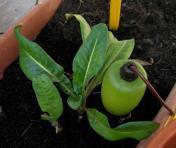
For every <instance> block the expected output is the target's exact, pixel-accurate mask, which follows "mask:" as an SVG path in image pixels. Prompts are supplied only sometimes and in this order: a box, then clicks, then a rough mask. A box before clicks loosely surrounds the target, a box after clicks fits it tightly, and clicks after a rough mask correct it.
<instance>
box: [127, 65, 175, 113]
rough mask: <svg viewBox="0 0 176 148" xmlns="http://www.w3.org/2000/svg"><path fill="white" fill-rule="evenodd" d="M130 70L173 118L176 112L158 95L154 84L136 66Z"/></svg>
mask: <svg viewBox="0 0 176 148" xmlns="http://www.w3.org/2000/svg"><path fill="white" fill-rule="evenodd" d="M130 69H131V70H132V71H133V72H134V74H137V75H138V76H139V77H140V78H141V79H142V80H143V81H144V82H145V84H146V85H147V87H148V88H149V90H150V91H151V93H152V94H153V96H154V97H155V98H156V99H157V100H158V101H159V102H160V104H161V105H163V106H164V107H165V108H166V109H167V110H168V112H169V113H170V115H171V116H175V112H174V111H173V110H172V109H171V108H170V107H169V106H168V105H167V104H166V103H165V102H164V101H163V99H162V98H161V96H160V95H159V94H158V92H157V91H156V90H155V88H154V87H153V86H152V84H151V83H150V82H149V81H148V80H147V79H146V78H145V77H144V75H143V74H142V73H141V72H140V71H139V70H138V69H137V67H136V66H134V65H131V66H130Z"/></svg>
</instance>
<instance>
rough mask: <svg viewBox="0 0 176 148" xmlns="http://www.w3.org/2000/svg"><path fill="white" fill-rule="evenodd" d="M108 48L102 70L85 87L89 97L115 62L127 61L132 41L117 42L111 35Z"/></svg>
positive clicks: (132, 46) (131, 49)
mask: <svg viewBox="0 0 176 148" xmlns="http://www.w3.org/2000/svg"><path fill="white" fill-rule="evenodd" d="M109 35H110V36H109V42H110V43H109V46H108V51H107V55H106V62H105V65H104V66H103V68H102V69H101V70H100V71H99V73H98V75H96V77H94V78H93V79H92V80H91V82H90V84H89V86H88V87H87V90H86V94H87V95H89V94H90V93H91V92H92V91H93V89H94V88H95V87H96V86H97V85H99V84H101V82H102V80H103V76H104V74H105V72H106V71H107V70H108V68H109V67H110V66H111V64H112V63H114V62H115V61H117V60H122V59H128V58H129V57H130V55H131V53H132V51H133V49H134V40H133V39H130V40H123V41H118V40H117V39H115V37H114V36H113V34H112V33H110V34H109Z"/></svg>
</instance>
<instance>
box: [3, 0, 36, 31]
mask: <svg viewBox="0 0 176 148" xmlns="http://www.w3.org/2000/svg"><path fill="white" fill-rule="evenodd" d="M35 4H36V0H0V33H3V32H5V31H6V30H7V28H8V27H9V26H10V25H12V24H13V23H14V22H15V21H16V20H18V19H19V18H20V17H22V16H23V15H24V14H25V13H26V12H28V11H29V10H30V9H31V7H32V6H34V5H35Z"/></svg>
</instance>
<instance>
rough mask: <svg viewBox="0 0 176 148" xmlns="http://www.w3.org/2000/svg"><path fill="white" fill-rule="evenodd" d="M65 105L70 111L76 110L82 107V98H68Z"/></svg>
mask: <svg viewBox="0 0 176 148" xmlns="http://www.w3.org/2000/svg"><path fill="white" fill-rule="evenodd" d="M67 104H68V105H69V106H70V108H71V109H73V110H78V109H80V107H81V105H82V98H81V96H77V97H76V98H75V97H72V96H70V97H69V98H68V100H67Z"/></svg>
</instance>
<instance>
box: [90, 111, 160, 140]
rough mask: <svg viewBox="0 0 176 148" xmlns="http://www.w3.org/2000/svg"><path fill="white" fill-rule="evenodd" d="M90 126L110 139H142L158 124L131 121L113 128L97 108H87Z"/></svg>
mask: <svg viewBox="0 0 176 148" xmlns="http://www.w3.org/2000/svg"><path fill="white" fill-rule="evenodd" d="M87 116H88V120H89V124H90V126H91V127H92V128H93V129H94V131H95V132H96V133H97V134H99V135H100V136H102V137H103V138H105V139H107V140H109V141H117V140H121V139H125V138H132V139H136V140H142V139H145V138H147V137H148V136H149V135H150V134H151V133H152V132H153V131H155V130H156V129H157V128H158V126H159V125H158V124H157V123H154V122H152V121H140V122H129V123H125V124H123V125H120V126H118V127H116V128H111V127H110V125H109V122H108V118H107V117H106V116H105V115H104V114H102V113H101V112H99V111H98V110H96V109H87Z"/></svg>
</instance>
